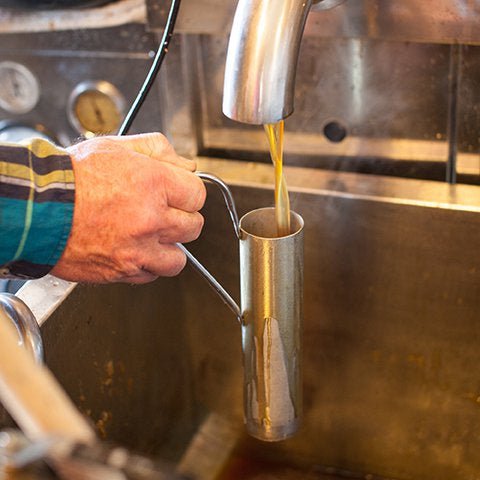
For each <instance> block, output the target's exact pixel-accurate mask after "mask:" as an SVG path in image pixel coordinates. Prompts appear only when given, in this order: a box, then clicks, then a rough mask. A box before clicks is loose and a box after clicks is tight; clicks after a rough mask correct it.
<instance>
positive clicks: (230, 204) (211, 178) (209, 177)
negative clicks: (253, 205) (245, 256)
mask: <svg viewBox="0 0 480 480" xmlns="http://www.w3.org/2000/svg"><path fill="white" fill-rule="evenodd" d="M196 175H197V176H198V177H200V178H201V179H202V180H203V181H204V182H210V183H213V184H215V185H216V186H217V187H218V188H219V189H220V191H221V192H222V195H223V199H224V200H225V205H226V206H227V210H228V213H229V214H230V218H231V219H232V223H233V229H234V230H235V233H236V234H237V237H238V238H239V239H240V222H239V221H238V213H237V207H236V206H235V200H234V199H233V195H232V192H231V191H230V189H229V188H228V186H227V184H226V183H225V182H224V181H223V180H222V179H221V178H219V177H217V176H216V175H213V173H207V172H196Z"/></svg>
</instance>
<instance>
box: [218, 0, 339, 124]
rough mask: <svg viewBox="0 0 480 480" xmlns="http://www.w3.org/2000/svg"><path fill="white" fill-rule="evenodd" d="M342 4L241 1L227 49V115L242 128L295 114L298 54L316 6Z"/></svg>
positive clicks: (324, 0)
mask: <svg viewBox="0 0 480 480" xmlns="http://www.w3.org/2000/svg"><path fill="white" fill-rule="evenodd" d="M343 1H344V0H239V2H238V6H237V11H236V13H235V18H234V21H233V26H232V32H231V34H230V43H229V45H228V53H227V63H226V70H225V83H224V95H223V113H224V114H225V115H226V116H227V117H229V118H231V119H233V120H237V121H239V122H243V123H251V124H257V125H261V124H267V123H276V122H278V121H280V120H283V119H284V118H286V117H288V116H289V115H290V114H291V113H292V112H293V98H294V87H295V74H296V70H297V60H298V52H299V49H300V42H301V39H302V35H303V30H304V27H305V22H306V19H307V15H308V12H309V11H310V8H311V7H312V5H313V4H314V3H317V4H318V7H319V8H322V7H323V8H332V7H333V6H336V5H338V4H339V3H343Z"/></svg>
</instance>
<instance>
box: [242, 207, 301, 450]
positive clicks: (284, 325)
mask: <svg viewBox="0 0 480 480" xmlns="http://www.w3.org/2000/svg"><path fill="white" fill-rule="evenodd" d="M291 215H292V232H293V233H292V234H290V235H288V236H285V237H277V229H276V221H275V210H274V209H273V208H264V209H259V210H254V211H251V212H249V213H247V214H246V215H244V216H243V217H242V219H241V220H240V228H241V240H240V283H241V289H240V294H241V299H242V301H241V305H242V311H243V321H242V346H243V354H244V360H243V364H244V369H245V377H244V378H245V380H244V382H245V385H244V402H245V417H246V418H245V421H246V425H247V430H248V432H249V433H250V434H251V435H253V436H254V437H257V438H259V439H261V440H266V441H278V440H284V439H285V438H288V437H291V436H292V435H293V434H294V433H295V432H296V431H297V430H298V428H299V425H300V421H301V418H302V381H301V378H302V374H301V356H302V340H301V335H302V322H303V220H302V218H301V217H300V216H299V215H298V214H296V213H295V212H293V211H292V212H291Z"/></svg>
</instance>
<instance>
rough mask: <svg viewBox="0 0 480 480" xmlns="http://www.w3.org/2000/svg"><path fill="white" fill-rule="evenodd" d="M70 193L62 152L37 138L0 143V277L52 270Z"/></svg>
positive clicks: (69, 211) (67, 222)
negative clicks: (24, 142) (27, 142)
mask: <svg viewBox="0 0 480 480" xmlns="http://www.w3.org/2000/svg"><path fill="white" fill-rule="evenodd" d="M74 196H75V184H74V177H73V171H72V163H71V160H70V157H69V155H68V153H67V152H66V151H64V150H62V149H60V148H58V147H56V146H54V145H53V144H51V143H49V142H47V141H45V140H42V139H34V140H33V141H32V142H30V143H29V144H26V145H24V146H20V145H13V144H0V278H2V277H3V278H7V277H17V278H18V277H20V278H22V277H23V278H36V277H41V276H43V275H45V274H47V273H48V272H49V271H50V270H51V269H52V268H53V266H54V265H55V264H56V263H57V261H58V259H59V258H60V256H61V255H62V252H63V250H64V249H65V245H66V242H67V239H68V236H69V234H70V229H71V225H72V219H73V207H74Z"/></svg>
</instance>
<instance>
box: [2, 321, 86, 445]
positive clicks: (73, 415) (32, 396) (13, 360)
mask: <svg viewBox="0 0 480 480" xmlns="http://www.w3.org/2000/svg"><path fill="white" fill-rule="evenodd" d="M0 402H1V403H2V404H3V405H4V406H5V408H6V409H7V411H8V412H9V413H10V415H11V416H12V417H13V418H14V420H15V421H16V422H17V424H18V425H19V427H20V428H21V429H22V431H23V432H24V434H25V435H26V436H27V437H28V438H29V439H31V440H36V439H38V438H41V437H45V436H59V437H61V438H65V439H68V440H72V441H79V442H84V443H85V442H88V443H89V442H91V441H93V440H94V439H95V434H94V432H93V430H92V428H91V427H90V426H89V424H88V423H87V421H86V420H85V419H84V418H83V417H82V415H81V414H80V412H79V411H78V410H77V409H76V407H75V406H74V404H73V403H72V401H71V400H70V399H69V398H68V396H67V395H66V393H65V392H64V391H63V389H62V388H61V386H60V385H59V383H58V382H57V380H56V379H55V377H54V376H53V375H52V373H51V372H50V370H48V369H47V368H46V367H44V366H42V365H37V364H36V363H35V361H34V360H33V358H32V356H31V355H30V353H29V352H27V351H26V350H25V349H23V348H21V347H20V346H19V345H18V336H17V334H16V331H15V328H14V326H13V325H12V323H11V321H10V320H9V319H8V317H6V315H5V314H4V313H3V312H1V311H0Z"/></svg>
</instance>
